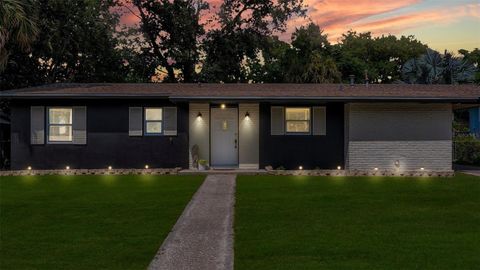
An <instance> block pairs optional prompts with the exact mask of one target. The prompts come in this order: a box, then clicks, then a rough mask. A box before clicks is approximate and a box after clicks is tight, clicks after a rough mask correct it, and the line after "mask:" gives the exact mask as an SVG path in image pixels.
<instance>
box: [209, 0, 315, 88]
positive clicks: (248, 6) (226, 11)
mask: <svg viewBox="0 0 480 270" xmlns="http://www.w3.org/2000/svg"><path fill="white" fill-rule="evenodd" d="M305 12H306V10H305V7H304V5H303V0H282V1H273V0H258V1H250V0H225V1H224V2H223V3H222V5H221V6H220V8H219V10H218V12H217V14H216V16H215V19H216V22H217V23H218V25H219V27H218V29H213V30H211V31H210V32H209V33H208V34H207V36H206V40H205V43H204V50H205V55H206V58H205V61H204V63H203V68H202V74H201V75H202V80H204V81H211V82H215V81H216V82H219V81H221V82H245V81H247V74H246V73H247V70H246V69H245V65H244V64H245V63H246V62H248V61H249V59H255V58H256V57H257V56H258V55H259V52H260V48H261V47H262V46H263V44H264V43H265V42H267V43H268V42H269V41H268V39H269V36H271V35H272V34H274V33H277V32H283V31H285V27H286V23H287V21H288V19H290V18H292V17H294V16H304V15H305ZM254 62H255V61H254Z"/></svg>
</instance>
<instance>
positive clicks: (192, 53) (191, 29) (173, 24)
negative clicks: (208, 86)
mask: <svg viewBox="0 0 480 270" xmlns="http://www.w3.org/2000/svg"><path fill="white" fill-rule="evenodd" d="M127 4H132V5H133V6H134V7H135V8H136V11H138V14H139V15H138V17H139V19H140V31H141V33H142V35H143V41H144V44H148V47H147V48H148V49H149V50H148V51H144V52H143V54H141V55H143V56H146V55H147V54H150V55H151V56H152V57H155V58H156V59H155V60H153V61H152V62H157V63H159V65H160V66H161V67H162V69H161V70H160V71H161V72H163V73H166V75H165V76H163V77H165V78H164V81H168V82H176V81H183V82H192V81H194V80H195V79H196V78H195V77H196V71H195V66H196V65H197V64H198V61H199V57H200V51H199V48H198V46H199V45H198V42H199V39H200V38H201V37H202V36H203V35H204V34H205V30H204V25H203V24H202V23H200V15H201V13H202V11H203V10H206V9H208V4H207V3H206V2H204V1H203V0H186V1H185V0H173V1H170V0H160V1H157V0H131V1H127ZM143 41H142V42H143ZM142 48H146V47H145V46H142ZM177 70H178V71H179V72H176V71H177Z"/></svg>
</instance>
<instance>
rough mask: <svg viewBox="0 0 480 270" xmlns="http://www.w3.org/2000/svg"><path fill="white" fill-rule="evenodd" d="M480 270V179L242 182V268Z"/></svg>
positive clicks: (238, 255)
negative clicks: (479, 268)
mask: <svg viewBox="0 0 480 270" xmlns="http://www.w3.org/2000/svg"><path fill="white" fill-rule="evenodd" d="M479 266H480V178H479V177H473V176H466V175H459V176H456V177H455V178H418V179H411V178H382V177H363V178H360V177H358V178H348V177H304V176H298V177H282V176H242V177H239V178H238V180H237V193H236V212H235V268H236V269H302V270H305V269H478V267H479Z"/></svg>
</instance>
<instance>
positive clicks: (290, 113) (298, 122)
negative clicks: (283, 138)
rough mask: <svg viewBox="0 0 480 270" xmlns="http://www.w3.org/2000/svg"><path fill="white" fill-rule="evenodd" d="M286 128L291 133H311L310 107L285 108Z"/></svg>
mask: <svg viewBox="0 0 480 270" xmlns="http://www.w3.org/2000/svg"><path fill="white" fill-rule="evenodd" d="M285 129H286V133H287V134H288V133H290V134H309V133H310V108H296V107H286V108H285Z"/></svg>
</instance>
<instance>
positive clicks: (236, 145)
mask: <svg viewBox="0 0 480 270" xmlns="http://www.w3.org/2000/svg"><path fill="white" fill-rule="evenodd" d="M235 149H237V139H235Z"/></svg>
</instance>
